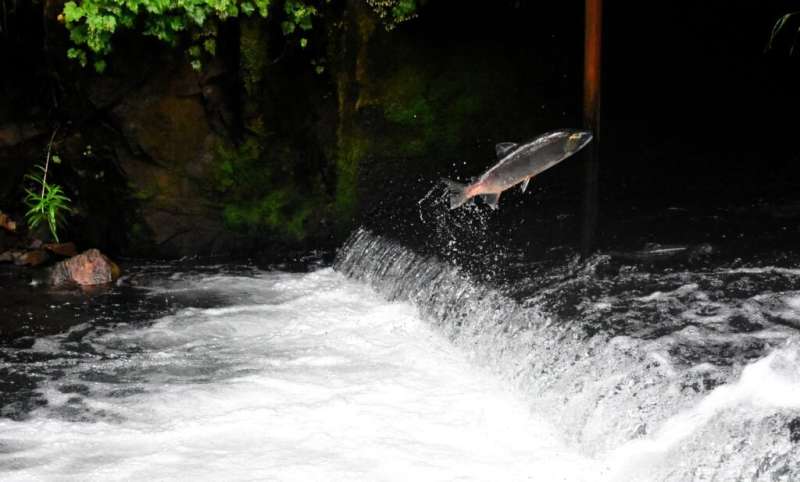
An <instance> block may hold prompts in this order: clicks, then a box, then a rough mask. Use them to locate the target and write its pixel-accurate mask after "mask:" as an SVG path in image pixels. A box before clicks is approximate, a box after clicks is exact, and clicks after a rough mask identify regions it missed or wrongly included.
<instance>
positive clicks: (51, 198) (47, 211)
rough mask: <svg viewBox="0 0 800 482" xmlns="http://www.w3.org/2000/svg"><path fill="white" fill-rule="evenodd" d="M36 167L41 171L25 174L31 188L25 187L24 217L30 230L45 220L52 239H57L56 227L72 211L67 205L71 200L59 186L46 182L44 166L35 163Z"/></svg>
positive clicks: (45, 168)
mask: <svg viewBox="0 0 800 482" xmlns="http://www.w3.org/2000/svg"><path fill="white" fill-rule="evenodd" d="M54 159H55V158H54ZM36 169H37V170H39V171H41V173H39V172H33V173H31V174H27V175H26V176H25V178H26V179H28V180H30V181H32V182H33V188H26V189H25V199H24V202H25V205H26V206H27V207H28V211H27V212H26V213H25V219H26V221H27V223H28V228H29V229H31V230H33V229H36V228H37V227H38V226H39V225H40V224H41V223H42V222H44V221H47V226H48V227H49V228H50V234H52V235H53V239H55V240H56V241H58V227H59V226H61V225H63V222H64V216H65V215H66V214H67V213H70V212H72V209H71V208H70V206H69V204H70V202H71V201H70V199H69V198H68V197H67V196H65V195H64V191H63V190H62V189H61V186H59V185H58V184H53V183H49V182H47V167H46V166H41V165H37V166H36Z"/></svg>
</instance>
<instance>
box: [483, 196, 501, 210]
mask: <svg viewBox="0 0 800 482" xmlns="http://www.w3.org/2000/svg"><path fill="white" fill-rule="evenodd" d="M481 199H483V202H485V203H486V204H488V205H489V207H490V208H492V209H497V203H498V202H500V193H497V194H482V195H481Z"/></svg>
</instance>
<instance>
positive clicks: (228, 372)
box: [0, 270, 602, 481]
mask: <svg viewBox="0 0 800 482" xmlns="http://www.w3.org/2000/svg"><path fill="white" fill-rule="evenodd" d="M173 281H176V282H177V284H178V285H176V286H173V287H172V288H171V289H175V290H182V289H187V290H188V289H191V288H192V287H193V286H199V287H200V288H201V289H203V287H206V286H208V283H207V282H206V281H207V280H202V279H197V278H195V279H189V280H187V279H185V278H181V279H177V280H173ZM214 285H216V286H218V287H219V289H221V290H226V292H227V294H229V295H230V296H231V297H232V298H235V299H240V298H241V296H240V295H241V294H242V293H247V300H248V303H246V304H240V305H236V306H230V307H226V308H215V309H209V310H200V309H188V310H184V311H181V312H180V313H177V314H175V315H173V316H169V317H165V318H164V319H162V320H160V321H158V322H156V323H155V324H153V325H152V326H150V327H148V328H139V329H124V328H123V329H121V330H120V331H117V332H112V333H107V334H104V335H102V336H100V335H98V336H96V337H95V339H93V340H91V342H92V346H94V347H96V349H98V350H102V351H103V352H104V353H105V354H106V357H105V358H98V359H96V360H92V361H91V362H90V363H89V362H86V363H81V364H78V365H76V366H74V367H72V368H69V369H67V373H66V375H65V377H64V379H62V380H59V381H57V382H52V383H50V384H47V385H45V386H44V387H43V389H42V392H43V394H44V395H45V396H46V397H47V399H48V402H49V406H48V407H45V408H42V409H40V410H38V411H36V412H34V413H33V414H32V417H31V418H30V419H29V420H26V421H23V422H12V421H9V420H2V421H0V434H2V435H1V436H0V439H2V440H1V441H2V442H3V444H4V445H3V446H4V447H6V446H7V447H12V448H13V449H11V448H9V449H6V450H0V470H1V471H2V472H4V473H3V474H2V478H3V480H51V479H58V480H68V481H70V480H75V481H78V480H80V481H85V480H103V481H107V480H148V479H150V480H287V481H289V480H297V481H308V480H369V481H373V480H403V481H405V480H503V481H513V480H547V481H551V480H552V481H557V480H596V479H597V477H598V476H599V475H600V474H601V473H602V469H601V468H600V467H599V466H598V465H597V464H596V463H595V462H593V461H592V460H588V459H586V458H583V457H580V456H578V455H577V454H575V453H574V452H572V451H571V450H569V449H568V448H567V447H565V446H564V445H563V444H562V443H561V442H560V441H559V438H558V436H557V434H556V433H557V432H556V430H555V429H554V428H553V427H551V426H549V425H548V424H547V423H545V422H544V421H543V420H539V419H537V418H536V417H535V416H533V415H532V414H531V413H530V412H529V409H528V408H527V405H526V404H525V403H524V402H523V401H522V400H521V399H520V398H518V396H517V395H516V394H515V393H512V392H510V391H508V390H507V389H506V387H505V386H504V385H502V384H501V383H500V382H499V381H497V380H496V379H494V378H493V377H492V376H490V375H489V374H487V373H484V372H482V371H480V370H478V369H476V368H475V367H473V366H471V365H470V364H469V363H468V361H467V359H466V356H465V355H464V354H463V353H462V352H460V351H459V350H458V349H457V348H455V347H453V346H452V345H451V344H450V343H449V342H448V341H447V340H446V339H444V338H443V337H442V336H440V335H438V334H436V333H434V332H433V331H432V330H431V329H430V328H429V327H428V325H427V324H426V323H424V322H422V321H421V320H420V319H419V318H418V316H417V315H416V312H415V310H414V309H413V308H412V307H411V305H409V304H405V303H387V302H385V301H384V300H382V299H381V298H379V297H378V296H377V295H376V294H375V293H373V292H372V291H370V290H368V289H367V288H365V287H363V286H360V285H358V284H356V283H355V282H352V281H348V280H346V279H345V278H344V277H343V276H341V275H340V274H338V273H334V272H333V271H331V270H322V271H318V272H316V273H312V274H296V275H287V274H278V273H276V274H261V275H259V276H257V277H247V278H237V277H227V278H226V277H216V278H215V282H214ZM131 346H135V347H137V348H138V351H137V352H129V351H126V347H131ZM47 348H48V349H53V347H51V346H48V347H47ZM98 373H100V374H103V375H104V376H105V377H113V378H114V380H113V381H112V382H109V381H106V378H105V377H104V376H96V374H98ZM123 381H124V382H123ZM63 383H74V384H83V385H85V386H86V387H87V390H89V392H90V393H89V395H88V396H86V397H75V396H74V395H73V394H65V393H61V391H59V390H58V388H59V385H60V384H63ZM121 388H129V389H132V391H131V393H130V394H129V395H128V396H124V397H119V396H117V397H113V396H110V395H109V394H110V393H111V392H112V391H114V390H119V389H121ZM76 398H77V399H78V401H77V402H76V401H75V399H76ZM71 400H72V401H71ZM71 409H73V410H79V412H80V413H83V414H86V415H87V416H90V418H91V419H92V421H91V422H81V421H69V420H71V419H70V417H65V416H64V413H65V411H67V412H66V413H72V412H68V410H71Z"/></svg>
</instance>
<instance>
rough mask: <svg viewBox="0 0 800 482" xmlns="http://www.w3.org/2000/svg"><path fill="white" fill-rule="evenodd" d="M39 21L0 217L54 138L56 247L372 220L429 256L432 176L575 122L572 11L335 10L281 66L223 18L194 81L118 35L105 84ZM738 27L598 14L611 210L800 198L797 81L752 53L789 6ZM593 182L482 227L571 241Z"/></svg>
mask: <svg viewBox="0 0 800 482" xmlns="http://www.w3.org/2000/svg"><path fill="white" fill-rule="evenodd" d="M44 5H45V6H44V7H43V6H42V4H38V5H33V4H31V5H27V3H26V6H25V7H19V10H17V11H15V12H14V17H13V20H14V22H15V23H14V24H13V26H14V29H7V30H6V31H4V32H3V35H2V36H0V48H1V49H2V51H3V54H4V58H6V59H8V61H7V65H8V66H9V67H10V68H9V69H6V72H7V74H4V76H3V79H2V82H3V83H2V93H3V96H2V100H0V168H2V169H3V173H4V176H2V178H0V203H2V204H1V205H0V209H2V210H4V211H10V212H12V213H16V214H17V215H19V213H20V210H21V207H20V199H21V195H22V176H23V175H24V174H25V173H26V172H28V171H29V170H30V169H31V167H32V166H33V164H34V163H36V162H39V161H41V160H42V159H43V157H44V152H45V150H46V144H47V142H48V140H49V138H50V136H51V135H52V133H53V131H54V130H55V129H56V126H58V131H57V133H56V137H55V140H56V141H55V149H56V151H57V152H58V154H59V156H60V157H61V158H62V159H63V161H64V162H63V163H62V164H61V165H59V166H56V167H55V168H54V171H53V178H54V179H56V180H57V181H58V182H60V183H61V184H63V185H64V187H65V188H66V190H67V191H68V193H69V194H70V195H71V197H73V198H74V199H75V201H76V207H77V208H78V209H77V213H76V214H75V215H74V216H73V217H72V218H71V220H70V225H69V227H68V228H67V234H68V236H69V237H70V238H72V239H75V240H77V241H79V242H80V243H81V244H84V245H93V246H99V247H101V248H105V249H107V250H110V251H111V252H116V253H120V254H130V255H159V256H183V255H191V254H223V253H227V254H245V253H249V252H253V251H257V250H259V249H269V247H274V246H283V247H292V246H294V247H302V246H312V245H320V244H331V245H335V244H337V243H338V242H340V241H341V239H343V237H344V236H345V235H346V234H347V233H348V232H349V231H350V230H351V229H352V228H353V227H354V226H356V225H358V224H361V223H365V222H366V223H368V224H372V225H375V226H380V227H382V229H383V230H385V231H386V232H392V233H397V234H398V235H399V234H403V233H405V234H406V235H407V236H410V237H425V236H426V230H427V229H428V228H429V227H426V226H424V225H423V226H420V225H418V224H419V223H417V221H416V220H418V219H419V217H420V214H419V210H420V205H419V203H418V201H419V200H420V199H422V198H424V197H425V196H426V195H431V196H433V197H434V198H435V197H436V196H438V195H439V194H440V193H439V192H438V191H436V190H434V191H431V189H433V188H434V186H435V184H436V183H437V182H438V179H439V178H440V177H449V178H456V179H462V180H464V179H468V178H469V177H472V176H475V175H478V174H480V173H481V172H482V171H483V170H485V168H486V167H488V166H489V165H491V164H492V163H493V162H494V147H493V146H494V144H496V143H498V142H508V141H512V142H520V141H526V140H529V139H531V138H533V137H535V136H536V135H538V134H540V133H542V132H544V131H547V130H550V129H556V128H563V127H577V126H578V124H579V122H580V100H581V75H582V42H583V37H582V35H583V32H582V26H583V18H582V8H583V3H582V2H557V5H555V4H552V5H551V4H548V5H542V4H538V3H537V4H536V5H532V4H530V2H513V1H508V2H505V1H504V2H497V3H496V4H493V5H492V6H491V8H489V7H487V6H486V5H472V4H469V5H461V4H458V5H455V4H453V2H446V1H430V2H427V3H426V4H425V5H424V6H423V7H422V8H421V10H420V16H419V18H417V19H415V20H413V21H410V22H407V23H404V24H401V25H400V26H399V27H398V28H396V29H395V30H392V31H391V32H388V31H386V30H385V29H384V28H383V26H382V25H381V23H380V21H379V20H378V19H377V18H376V17H375V15H374V13H373V12H372V11H371V10H370V9H369V7H368V6H367V5H366V4H365V3H364V2H361V1H358V0H351V1H348V2H339V3H334V4H333V5H332V6H331V7H330V11H328V12H326V13H325V15H326V17H325V19H324V20H325V21H324V22H320V24H319V25H318V27H315V31H314V32H315V33H314V38H313V39H312V45H313V46H314V49H316V50H313V51H308V52H306V51H300V50H299V49H291V48H288V49H287V48H286V45H285V40H284V39H283V38H282V36H281V34H280V31H279V28H278V27H276V26H274V25H270V24H269V23H264V22H260V21H252V20H250V21H241V22H230V23H229V24H226V25H225V27H224V29H223V31H222V33H221V37H220V48H219V51H220V54H219V55H218V57H217V59H215V60H214V61H212V62H209V63H207V64H206V65H205V66H204V67H203V69H202V71H200V72H194V71H192V70H191V68H190V67H189V66H188V63H187V62H186V59H185V58H184V57H183V55H182V54H181V53H180V52H175V51H170V50H169V49H166V48H164V47H162V46H160V45H157V44H155V43H152V42H151V41H149V40H147V39H144V40H143V39H142V38H141V37H136V36H127V37H126V36H123V37H121V38H120V39H119V40H118V42H117V43H116V44H115V53H114V55H113V57H112V59H111V62H109V69H108V71H107V72H106V73H105V74H104V75H97V74H94V73H92V72H88V71H85V70H82V69H80V68H78V67H77V66H75V65H74V64H72V63H70V62H69V61H67V60H66V58H65V55H64V52H65V49H66V37H65V32H64V30H63V27H62V26H61V25H60V24H58V22H56V21H55V20H54V18H55V14H57V12H58V8H57V7H58V2H46V3H45V4H44ZM744 7H745V5H744V4H742V5H739V3H736V2H734V4H730V3H725V2H710V3H709V2H707V3H705V4H703V5H702V6H697V5H695V4H693V3H691V2H679V3H677V4H675V3H673V4H670V5H669V6H661V7H659V9H658V10H656V9H655V8H656V7H653V6H640V7H639V9H638V10H636V11H635V12H634V11H632V10H630V9H628V8H624V7H623V6H621V5H618V4H615V5H609V6H607V9H606V29H605V63H604V68H605V71H604V85H605V87H604V91H603V93H604V117H603V118H604V128H603V131H602V132H600V133H599V134H600V135H599V139H600V142H601V143H602V158H603V160H602V170H601V173H602V174H601V176H602V185H601V195H602V197H603V199H604V203H608V204H609V206H610V207H613V206H616V205H635V206H650V207H647V208H646V209H651V208H652V209H656V208H658V207H659V206H660V207H668V206H671V205H681V206H684V205H685V206H684V207H686V206H688V207H691V206H696V205H705V206H708V205H709V204H712V203H713V204H715V205H726V206H727V205H732V204H739V205H747V204H748V203H750V204H752V203H757V202H760V200H764V199H767V201H768V202H780V203H784V204H785V203H786V202H788V201H789V200H792V199H796V196H795V194H794V193H795V191H796V190H795V189H794V187H793V184H792V182H791V179H793V178H796V174H797V173H798V171H800V168H798V167H797V166H798V163H797V162H796V161H797V154H796V150H795V149H794V146H793V141H792V138H793V134H792V133H793V132H794V128H795V127H796V122H793V121H792V116H793V115H794V113H795V112H797V108H798V107H800V101H798V98H799V97H800V95H799V94H798V92H797V89H796V87H795V86H796V85H798V83H797V80H798V79H800V75H799V74H798V69H799V67H798V66H799V65H800V62H798V61H797V59H796V58H792V57H790V56H788V55H785V53H782V52H769V53H767V54H765V53H764V52H763V48H764V45H765V43H766V40H767V38H768V36H769V32H770V29H771V28H772V25H773V24H774V21H775V20H776V19H777V18H778V17H779V16H780V15H781V14H782V13H785V12H788V11H789V5H780V4H777V3H776V4H772V3H771V4H770V5H761V6H752V5H749V6H748V7H747V8H744ZM455 8H457V9H458V12H457V13H458V15H456V12H454V10H453V9H455ZM648 9H650V10H648ZM43 15H44V16H45V18H46V20H45V21H44V22H42V16H43ZM320 59H321V60H322V61H323V62H324V65H325V70H324V72H323V73H322V74H321V75H318V74H316V73H315V72H314V66H313V65H312V61H314V62H315V63H316V62H318V61H319V60H320ZM581 176H582V165H581V159H580V158H575V159H571V160H569V161H567V162H564V163H562V164H561V165H560V166H558V168H557V169H553V170H551V171H548V172H546V173H543V174H542V175H541V176H539V177H537V179H535V180H534V181H533V183H532V188H533V189H532V194H531V190H529V193H528V194H526V195H525V196H523V195H521V194H520V193H518V192H516V191H515V192H513V193H509V194H508V195H504V198H503V199H501V203H500V204H501V211H500V212H499V213H497V214H496V215H495V216H494V217H493V218H492V221H491V224H492V225H491V226H490V228H491V230H492V231H494V232H498V233H502V232H509V230H511V231H513V233H517V234H513V233H511V234H509V235H514V236H522V235H520V234H519V233H518V231H519V229H516V228H514V227H515V226H517V224H518V223H520V222H524V221H528V222H531V223H540V226H543V229H540V230H538V231H537V232H538V233H539V234H541V233H542V232H546V233H547V235H546V236H544V238H547V242H546V243H545V244H553V243H555V244H564V243H566V244H571V243H572V242H574V241H575V240H576V239H577V231H576V227H577V222H578V220H579V218H580V202H581V201H580V199H581V195H582V182H581V180H580V179H581ZM612 211H613V209H612ZM612 211H609V212H612ZM601 212H602V209H601ZM415 223H416V224H415ZM541 223H544V224H541ZM423 224H424V223H423ZM611 224H614V223H611ZM512 228H514V229H512ZM529 234H530V233H528V234H526V235H525V236H522V237H523V238H528V237H530V236H529ZM538 238H542V236H537V239H538ZM542 239H543V238H542ZM613 239H614V237H613V236H607V241H608V242H614V241H613Z"/></svg>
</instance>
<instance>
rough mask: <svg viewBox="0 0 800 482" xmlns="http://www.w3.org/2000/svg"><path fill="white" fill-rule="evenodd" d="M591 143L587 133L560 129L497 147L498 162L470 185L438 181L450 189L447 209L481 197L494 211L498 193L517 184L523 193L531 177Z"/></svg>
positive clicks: (590, 136)
mask: <svg viewBox="0 0 800 482" xmlns="http://www.w3.org/2000/svg"><path fill="white" fill-rule="evenodd" d="M591 140H592V133H591V132H589V131H583V130H577V129H564V130H559V131H552V132H548V133H546V134H542V135H541V136H539V137H537V138H536V139H534V140H532V141H531V142H528V143H527V144H523V145H521V146H520V145H517V144H514V143H513V142H503V143H501V144H497V146H496V147H495V150H496V152H497V158H498V159H500V161H499V162H498V163H497V164H495V165H494V166H493V167H492V168H491V169H489V170H488V171H486V172H485V173H484V174H483V175H482V176H481V177H479V178H478V179H477V180H476V181H475V182H473V183H472V184H469V185H465V184H460V183H457V182H454V181H451V180H449V179H442V181H443V182H444V183H445V184H447V187H448V188H449V189H450V209H455V208H457V207H459V206H461V205H462V204H464V203H465V202H467V201H468V200H469V199H471V198H473V197H475V196H482V197H483V200H484V201H485V202H486V204H488V205H489V206H490V207H491V208H492V209H497V202H498V201H499V200H500V193H502V192H503V191H505V190H506V189H508V188H510V187H512V186H515V185H517V184H521V187H522V192H525V190H526V189H527V188H528V183H529V182H530V180H531V178H532V177H533V176H535V175H537V174H539V173H540V172H542V171H546V170H547V169H550V168H551V167H553V166H555V165H556V164H558V163H559V162H561V161H563V160H564V159H566V158H568V157H569V156H571V155H573V154H575V153H576V152H578V151H580V150H581V149H582V148H583V147H584V146H585V145H586V144H588V143H589V141H591Z"/></svg>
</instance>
